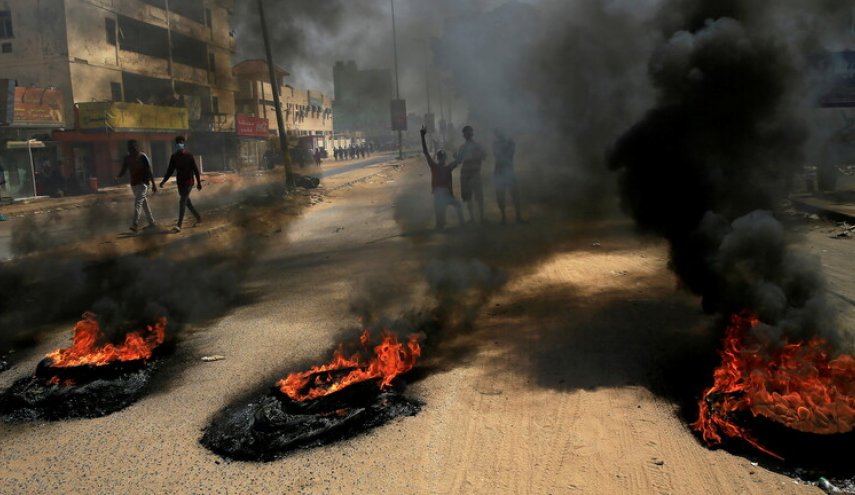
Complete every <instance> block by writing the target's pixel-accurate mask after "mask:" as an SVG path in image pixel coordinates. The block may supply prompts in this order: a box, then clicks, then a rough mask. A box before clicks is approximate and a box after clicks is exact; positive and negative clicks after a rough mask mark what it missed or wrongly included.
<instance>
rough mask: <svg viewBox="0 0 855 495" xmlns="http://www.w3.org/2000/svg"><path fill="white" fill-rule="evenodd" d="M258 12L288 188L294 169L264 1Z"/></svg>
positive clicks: (291, 186)
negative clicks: (292, 167)
mask: <svg viewBox="0 0 855 495" xmlns="http://www.w3.org/2000/svg"><path fill="white" fill-rule="evenodd" d="M258 14H259V15H260V16H261V35H262V37H263V38H264V50H265V52H267V68H268V69H269V71H270V86H271V87H272V88H273V105H274V106H275V107H276V124H277V125H278V126H279V148H280V149H281V150H282V162H283V163H284V164H285V185H286V186H287V187H288V190H289V191H290V190H293V189H294V188H295V186H296V184H295V182H294V171H293V170H291V160H290V158H289V156H288V134H287V131H286V130H285V119H284V117H283V116H282V100H281V99H280V97H279V81H278V80H277V78H276V69H275V66H274V65H273V52H272V51H271V49H270V36H269V35H268V34H267V18H266V17H265V16H264V1H263V0H258Z"/></svg>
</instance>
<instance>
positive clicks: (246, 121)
mask: <svg viewBox="0 0 855 495" xmlns="http://www.w3.org/2000/svg"><path fill="white" fill-rule="evenodd" d="M236 123H237V126H236V127H237V134H238V136H248V137H263V138H266V137H269V136H270V121H269V120H268V119H265V118H262V117H253V116H251V115H238V116H237V120H236Z"/></svg>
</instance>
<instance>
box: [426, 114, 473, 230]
mask: <svg viewBox="0 0 855 495" xmlns="http://www.w3.org/2000/svg"><path fill="white" fill-rule="evenodd" d="M421 134H422V152H423V153H424V155H425V158H427V162H428V167H430V187H431V191H432V192H433V209H434V212H435V213H436V228H437V229H443V228H444V227H445V210H446V209H447V208H448V207H449V206H453V207H454V208H455V209H456V210H457V218H458V220H459V221H460V225H463V207H462V206H461V205H460V201H457V199H455V197H454V187H453V183H452V180H451V172H452V171H453V170H454V169H455V167H457V163H458V162H456V161H455V162H452V163H449V164H448V165H446V164H445V151H443V150H439V151H437V152H436V161H434V159H433V158H432V157H431V156H430V153H429V152H428V147H427V142H426V141H425V134H427V128H426V127H424V126H422V130H421Z"/></svg>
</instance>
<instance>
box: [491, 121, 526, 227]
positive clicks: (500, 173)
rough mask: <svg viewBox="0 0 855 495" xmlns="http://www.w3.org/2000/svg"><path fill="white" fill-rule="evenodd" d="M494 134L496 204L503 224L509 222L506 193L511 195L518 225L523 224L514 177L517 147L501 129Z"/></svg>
mask: <svg viewBox="0 0 855 495" xmlns="http://www.w3.org/2000/svg"><path fill="white" fill-rule="evenodd" d="M494 133H495V135H496V140H495V141H493V160H494V161H495V163H496V169H495V171H494V172H493V182H494V185H495V186H496V202H497V203H498V204H499V211H501V213H502V224H505V223H507V222H508V218H507V214H506V213H505V195H506V193H510V195H511V201H513V203H514V212H515V213H516V219H517V223H522V222H523V219H522V214H521V213H520V198H519V188H518V187H517V180H516V176H515V175H514V153H515V152H516V149H517V145H516V143H514V140H513V139H511V138H509V137H508V136H506V135H505V133H504V132H502V131H501V130H500V129H496V130H495V131H494Z"/></svg>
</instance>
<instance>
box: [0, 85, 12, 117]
mask: <svg viewBox="0 0 855 495" xmlns="http://www.w3.org/2000/svg"><path fill="white" fill-rule="evenodd" d="M14 117H15V80H14V79H0V125H9V124H11V123H12V119H13V118H14Z"/></svg>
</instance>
